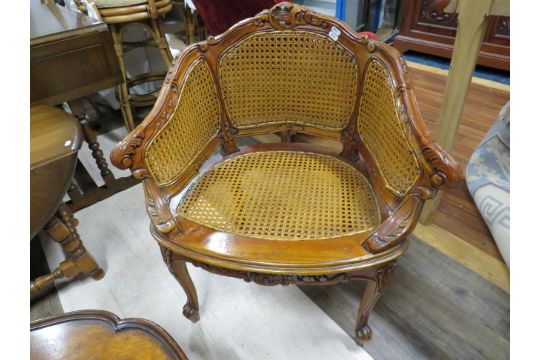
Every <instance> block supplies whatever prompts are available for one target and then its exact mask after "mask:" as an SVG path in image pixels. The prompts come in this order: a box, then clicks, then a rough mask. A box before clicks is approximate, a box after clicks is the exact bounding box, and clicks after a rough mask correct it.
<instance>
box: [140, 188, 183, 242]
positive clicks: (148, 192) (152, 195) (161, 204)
mask: <svg viewBox="0 0 540 360" xmlns="http://www.w3.org/2000/svg"><path fill="white" fill-rule="evenodd" d="M143 188H144V198H145V201H146V211H147V212H148V216H149V217H150V221H151V222H152V224H153V226H154V227H155V228H156V230H157V231H159V232H160V233H162V234H167V233H171V232H173V231H174V232H180V231H181V228H180V225H179V224H178V222H177V221H176V217H175V216H174V214H173V213H172V211H171V208H170V207H169V195H168V194H167V193H165V192H162V191H160V189H159V188H158V187H157V185H156V184H155V182H154V181H153V180H152V179H149V178H146V179H144V180H143Z"/></svg>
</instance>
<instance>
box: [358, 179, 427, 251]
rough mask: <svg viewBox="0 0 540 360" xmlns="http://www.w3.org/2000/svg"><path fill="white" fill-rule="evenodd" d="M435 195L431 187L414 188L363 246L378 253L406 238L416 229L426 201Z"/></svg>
mask: <svg viewBox="0 0 540 360" xmlns="http://www.w3.org/2000/svg"><path fill="white" fill-rule="evenodd" d="M433 195H434V193H433V191H432V189H430V188H427V187H422V186H416V187H414V188H412V189H411V191H409V193H408V194H407V195H406V196H405V198H404V199H403V201H402V202H401V203H400V204H399V206H398V207H397V208H396V210H395V211H394V212H393V213H392V214H391V215H390V216H389V217H388V218H387V219H386V220H385V221H384V222H383V223H382V224H380V225H379V226H378V227H377V228H376V229H375V231H373V232H372V233H371V234H370V235H369V237H368V238H367V239H366V241H365V242H364V243H363V244H362V246H363V247H364V248H365V249H366V250H368V251H369V252H371V253H373V254H376V253H380V252H382V251H384V250H386V249H388V248H390V247H392V246H394V245H396V244H398V243H399V242H400V241H402V240H403V239H405V237H406V236H407V235H409V234H410V233H411V232H412V231H413V230H414V228H415V226H416V223H417V222H418V217H419V216H420V211H421V210H422V205H423V203H424V201H425V200H427V199H429V198H431V197H433Z"/></svg>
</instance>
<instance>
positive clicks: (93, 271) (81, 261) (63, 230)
mask: <svg viewBox="0 0 540 360" xmlns="http://www.w3.org/2000/svg"><path fill="white" fill-rule="evenodd" d="M78 223H79V222H78V220H77V219H75V217H74V216H73V213H72V212H71V210H70V208H69V207H68V206H67V205H66V204H62V205H61V206H60V207H59V208H58V211H57V213H56V216H54V217H53V218H52V219H51V220H50V221H49V223H48V224H47V225H46V226H45V231H47V233H48V234H49V236H50V237H51V238H52V239H53V240H54V241H55V242H57V243H59V244H60V245H61V246H62V249H63V250H64V253H65V254H66V260H64V261H62V262H61V263H60V265H59V266H58V267H57V268H56V269H54V270H53V271H52V272H51V273H50V274H47V275H44V276H40V277H38V278H37V279H35V280H34V281H32V282H30V295H35V294H37V293H38V292H40V291H41V290H43V289H44V288H46V287H47V286H49V285H52V284H53V282H54V280H57V279H62V278H68V279H72V278H74V277H75V276H77V275H79V274H85V275H90V276H91V277H93V278H94V279H96V280H99V279H102V278H103V276H105V273H104V272H103V270H102V269H101V268H100V267H99V266H98V264H97V263H96V261H95V260H94V258H93V257H92V255H90V254H89V253H88V251H86V249H85V247H84V245H83V243H82V241H81V238H80V236H79V233H78V232H77V225H78Z"/></svg>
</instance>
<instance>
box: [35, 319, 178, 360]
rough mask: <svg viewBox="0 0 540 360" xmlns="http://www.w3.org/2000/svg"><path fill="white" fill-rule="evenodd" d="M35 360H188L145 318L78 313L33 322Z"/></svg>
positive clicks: (169, 337)
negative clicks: (122, 317)
mask: <svg viewBox="0 0 540 360" xmlns="http://www.w3.org/2000/svg"><path fill="white" fill-rule="evenodd" d="M30 354H31V355H30V357H31V358H32V359H34V360H49V359H72V360H83V359H84V360H86V359H94V360H110V359H132V360H144V359H153V360H187V357H186V355H185V354H184V352H183V351H182V349H180V346H178V344H177V343H176V342H175V341H174V339H173V338H172V337H171V335H169V334H168V333H167V332H166V331H165V330H163V329H162V328H161V327H159V326H158V325H156V324H154V323H153V322H151V321H148V320H145V319H137V318H131V319H123V320H121V319H119V318H118V316H116V315H114V314H112V313H110V312H107V311H100V310H79V311H74V312H70V313H66V314H62V315H58V316H52V317H49V318H46V319H40V320H36V321H32V322H31V323H30Z"/></svg>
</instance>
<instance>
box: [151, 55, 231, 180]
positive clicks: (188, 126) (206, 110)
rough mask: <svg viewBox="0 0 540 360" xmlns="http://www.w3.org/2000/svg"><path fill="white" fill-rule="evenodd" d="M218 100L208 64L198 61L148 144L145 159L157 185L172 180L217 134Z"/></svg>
mask: <svg viewBox="0 0 540 360" xmlns="http://www.w3.org/2000/svg"><path fill="white" fill-rule="evenodd" d="M219 119H220V108H219V100H218V97H217V89H216V86H215V84H214V80H213V77H212V74H211V72H210V67H209V66H208V64H207V63H206V62H205V61H204V60H198V61H197V62H196V63H195V64H194V65H193V67H192V68H191V70H189V73H188V74H187V78H186V80H185V82H184V85H183V87H182V89H181V90H180V94H179V101H178V104H177V106H176V108H175V109H174V112H173V114H172V116H171V118H170V119H169V120H168V122H167V123H166V124H165V125H164V126H163V127H162V128H161V129H160V131H159V132H158V133H157V135H156V136H154V137H153V139H152V140H151V141H150V143H149V144H148V146H147V148H146V151H145V154H144V161H145V163H146V165H147V167H148V171H149V172H150V173H151V174H152V176H153V177H154V179H155V180H156V182H157V183H158V185H160V186H163V185H167V184H169V183H171V182H172V181H174V180H175V179H176V178H177V177H178V176H180V175H181V174H182V173H183V171H185V170H186V169H187V168H188V167H189V165H191V163H192V162H193V161H194V160H195V159H196V158H197V157H198V155H199V154H200V153H201V152H202V151H203V150H204V148H205V147H206V145H207V144H208V143H209V142H210V141H211V140H213V139H214V138H215V137H216V136H217V133H218V128H219Z"/></svg>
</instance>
